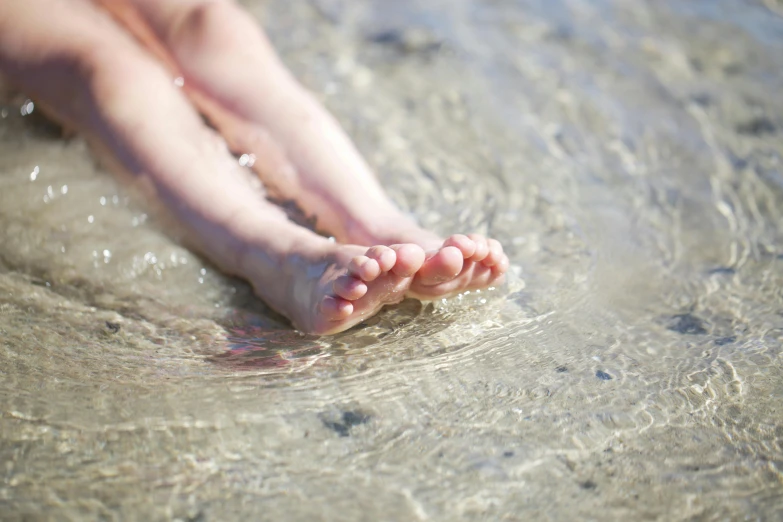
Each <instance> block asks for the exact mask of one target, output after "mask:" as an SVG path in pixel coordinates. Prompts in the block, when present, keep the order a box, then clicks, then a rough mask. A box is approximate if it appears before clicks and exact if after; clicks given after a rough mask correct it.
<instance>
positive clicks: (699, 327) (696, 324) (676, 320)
mask: <svg viewBox="0 0 783 522" xmlns="http://www.w3.org/2000/svg"><path fill="white" fill-rule="evenodd" d="M666 328H668V329H669V330H671V331H673V332H677V333H681V334H688V335H704V334H706V333H707V329H706V328H705V327H704V321H702V320H701V319H699V318H698V317H696V316H695V315H692V314H678V315H673V316H672V317H671V320H670V321H669V325H668V326H667V327H666Z"/></svg>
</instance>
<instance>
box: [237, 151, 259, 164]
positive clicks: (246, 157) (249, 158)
mask: <svg viewBox="0 0 783 522" xmlns="http://www.w3.org/2000/svg"><path fill="white" fill-rule="evenodd" d="M255 163H256V156H255V155H254V154H242V155H241V156H240V157H239V164H240V165H241V166H243V167H252V166H253V165H254V164H255Z"/></svg>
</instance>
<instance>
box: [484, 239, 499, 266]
mask: <svg viewBox="0 0 783 522" xmlns="http://www.w3.org/2000/svg"><path fill="white" fill-rule="evenodd" d="M487 248H488V249H489V253H488V254H487V257H485V258H484V260H483V261H482V263H484V266H495V265H497V264H498V263H499V262H500V260H501V259H502V258H503V245H501V244H500V242H499V241H498V240H496V239H488V240H487Z"/></svg>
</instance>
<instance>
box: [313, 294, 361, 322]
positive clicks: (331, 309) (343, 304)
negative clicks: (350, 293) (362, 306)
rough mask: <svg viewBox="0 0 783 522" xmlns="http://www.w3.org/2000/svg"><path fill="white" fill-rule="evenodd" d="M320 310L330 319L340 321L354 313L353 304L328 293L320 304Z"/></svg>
mask: <svg viewBox="0 0 783 522" xmlns="http://www.w3.org/2000/svg"><path fill="white" fill-rule="evenodd" d="M319 310H320V312H321V313H322V314H323V316H324V318H325V319H326V320H328V321H339V320H341V319H345V318H346V317H348V316H350V315H351V314H352V313H353V304H352V303H351V302H350V301H346V300H345V299H341V298H339V297H332V296H330V295H327V296H326V297H324V298H323V300H322V301H321V303H320V305H319Z"/></svg>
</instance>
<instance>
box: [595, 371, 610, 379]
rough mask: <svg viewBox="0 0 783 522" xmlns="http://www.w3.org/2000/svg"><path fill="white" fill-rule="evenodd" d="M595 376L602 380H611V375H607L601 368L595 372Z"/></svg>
mask: <svg viewBox="0 0 783 522" xmlns="http://www.w3.org/2000/svg"><path fill="white" fill-rule="evenodd" d="M595 376H596V377H598V378H599V379H601V380H602V381H611V380H612V376H611V375H609V374H608V373H606V372H605V371H603V370H598V371H597V372H595Z"/></svg>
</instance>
